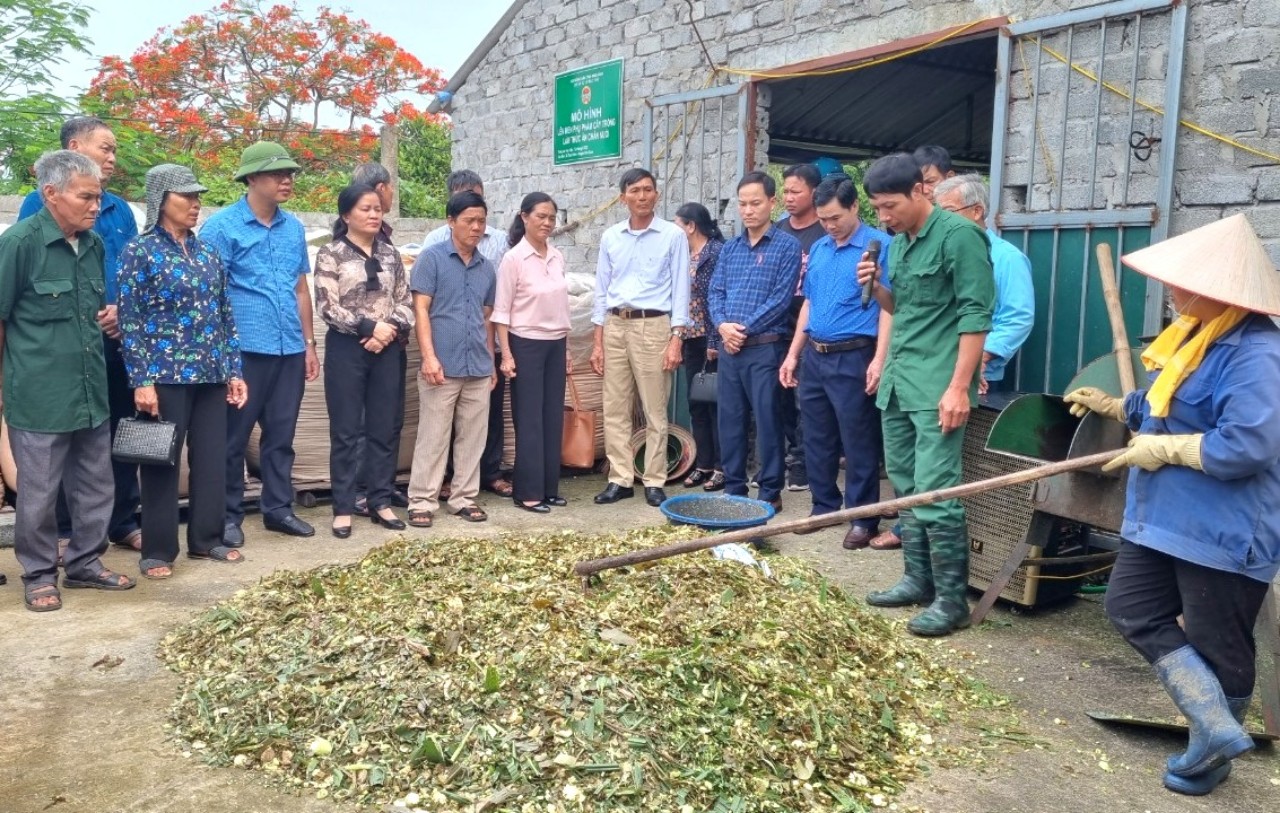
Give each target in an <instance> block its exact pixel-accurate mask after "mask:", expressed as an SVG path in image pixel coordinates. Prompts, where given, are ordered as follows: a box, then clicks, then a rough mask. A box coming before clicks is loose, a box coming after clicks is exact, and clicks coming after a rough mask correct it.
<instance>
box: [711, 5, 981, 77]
mask: <svg viewBox="0 0 1280 813" xmlns="http://www.w3.org/2000/svg"><path fill="white" fill-rule="evenodd" d="M985 22H987V20H986V19H982V20H974V21H973V22H969V23H965V24H964V25H962V26H960V27H959V28H957V29H955V30H954V31H951V32H949V33H947V34H943V35H942V36H941V37H938V38H937V39H935V40H933V41H931V42H927V43H925V44H924V45H918V46H916V47H915V48H908V49H907V50H905V51H898V52H896V53H892V54H889V55H887V56H882V57H880V58H878V59H872V60H869V61H867V62H859V63H857V64H854V65H844V66H841V67H839V68H824V69H822V70H816V71H796V72H794V73H779V72H773V71H756V70H750V69H742V68H731V67H729V66H728V65H721V66H720V67H718V68H716V70H717V71H721V72H723V73H729V74H734V75H736V76H750V77H752V78H754V79H798V78H800V77H803V76H836V75H838V74H842V73H852V72H853V71H860V70H862V69H863V68H871V67H875V66H876V65H884V64H886V63H889V62H893V61H895V60H898V59H902V58H904V57H908V56H912V55H914V54H918V53H920V52H922V51H927V50H929V49H930V48H933V47H935V46H938V45H941V44H942V43H944V42H946V41H947V40H951V39H955V38H956V37H958V36H960V35H961V34H963V33H964V32H966V31H968V30H969V29H971V28H973V27H974V26H978V25H982V24H983V23H985Z"/></svg>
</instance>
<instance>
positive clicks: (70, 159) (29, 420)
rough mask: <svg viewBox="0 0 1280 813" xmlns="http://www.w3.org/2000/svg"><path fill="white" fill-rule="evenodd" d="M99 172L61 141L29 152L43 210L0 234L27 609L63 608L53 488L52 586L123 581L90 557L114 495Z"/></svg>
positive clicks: (2, 362)
mask: <svg viewBox="0 0 1280 813" xmlns="http://www.w3.org/2000/svg"><path fill="white" fill-rule="evenodd" d="M100 177H101V172H100V170H99V168H98V165H97V164H95V163H94V162H93V161H92V160H90V159H89V158H87V157H85V156H83V155H80V154H78V153H75V152H71V151H70V150H58V151H56V152H50V153H45V154H44V155H42V156H41V157H40V160H38V161H36V183H37V186H38V187H39V189H40V194H41V195H42V196H43V198H44V204H45V207H44V209H43V210H42V211H41V212H40V213H39V214H36V215H34V216H32V217H29V218H27V219H26V220H23V221H22V222H20V223H18V224H17V225H16V226H13V227H11V228H10V229H9V230H8V231H6V232H5V233H4V235H2V236H0V367H2V368H3V376H2V378H3V385H2V386H0V401H2V402H3V405H4V417H5V421H6V422H7V423H8V425H9V440H10V444H11V445H12V447H13V456H14V459H15V461H16V462H17V465H18V471H20V472H21V473H22V474H21V482H20V484H19V488H18V501H17V516H16V518H15V522H14V539H15V545H14V547H15V552H16V554H17V557H18V562H19V564H21V565H22V570H23V575H22V581H23V584H24V585H25V601H26V605H27V609H29V610H32V611H34V612H49V611H51V610H58V609H61V607H62V597H61V594H60V593H59V592H58V584H57V582H58V535H57V525H56V523H55V521H54V504H55V502H56V499H57V496H58V486H59V484H60V483H61V484H63V486H64V487H65V489H66V494H67V502H68V504H69V505H70V508H71V519H72V527H73V530H72V534H71V542H70V544H69V545H68V546H67V550H66V553H65V554H64V556H63V561H64V563H65V564H64V567H65V575H64V577H63V580H62V585H63V587H69V588H70V587H91V588H96V589H100V590H127V589H129V588H130V587H133V586H134V581H133V580H132V579H130V578H129V577H128V576H122V575H119V574H116V573H112V572H111V571H109V570H107V569H106V567H105V566H103V564H102V560H101V558H100V557H101V555H102V550H103V545H104V542H105V540H106V538H107V524H108V522H109V520H110V518H111V506H112V501H113V498H114V492H113V479H112V476H111V443H110V432H109V429H108V424H107V418H108V417H109V411H108V408H107V368H106V361H105V359H104V357H103V353H102V331H101V328H100V326H99V323H98V319H99V317H100V315H101V314H102V312H103V310H104V308H105V305H106V304H107V303H106V302H105V292H106V285H105V277H104V274H103V257H104V249H103V245H102V239H101V238H100V237H98V235H96V234H94V232H93V231H92V229H93V224H94V221H95V219H96V218H97V216H98V210H99V208H100V205H101V200H102V184H101V182H100Z"/></svg>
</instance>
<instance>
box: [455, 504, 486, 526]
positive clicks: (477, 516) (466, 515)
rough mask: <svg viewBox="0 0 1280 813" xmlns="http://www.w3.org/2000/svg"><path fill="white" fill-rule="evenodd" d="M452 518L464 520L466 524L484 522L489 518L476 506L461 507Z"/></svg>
mask: <svg viewBox="0 0 1280 813" xmlns="http://www.w3.org/2000/svg"><path fill="white" fill-rule="evenodd" d="M454 516H456V517H458V518H460V519H465V520H466V521H467V522H484V521H485V520H486V519H488V518H489V515H488V514H486V513H485V512H484V509H483V508H481V507H480V506H478V505H467V506H463V507H462V508H459V509H458V511H457V513H456V514H454Z"/></svg>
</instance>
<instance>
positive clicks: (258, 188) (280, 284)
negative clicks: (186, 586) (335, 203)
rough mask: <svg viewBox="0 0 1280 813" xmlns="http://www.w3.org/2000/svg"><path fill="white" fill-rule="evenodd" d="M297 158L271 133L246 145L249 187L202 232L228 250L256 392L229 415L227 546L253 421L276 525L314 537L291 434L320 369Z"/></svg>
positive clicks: (235, 534) (236, 525) (270, 522)
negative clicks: (297, 198) (298, 206)
mask: <svg viewBox="0 0 1280 813" xmlns="http://www.w3.org/2000/svg"><path fill="white" fill-rule="evenodd" d="M299 169H300V167H299V166H298V164H297V163H295V162H294V160H293V159H292V158H291V157H290V156H289V152H288V150H286V149H285V148H284V147H282V146H281V145H279V144H277V143H275V142H274V141H259V142H258V143H256V144H252V145H250V146H249V147H247V148H245V150H244V152H243V153H242V154H241V156H240V168H239V169H238V170H236V174H235V179H236V180H237V181H242V182H243V183H244V185H245V187H246V192H245V196H244V197H242V198H241V199H240V200H238V201H236V202H235V203H233V204H232V205H230V206H228V207H227V208H225V209H223V210H222V211H220V212H218V213H217V214H215V215H213V216H212V217H210V218H209V220H208V222H207V223H205V224H204V227H203V228H202V229H201V230H200V239H202V240H204V241H205V242H206V243H208V244H209V245H210V246H212V247H213V248H214V249H215V250H216V251H217V252H218V253H219V254H220V255H221V256H222V262H223V265H225V266H226V269H227V294H228V296H229V298H230V299H231V309H232V312H233V313H234V314H235V318H236V329H237V330H238V331H239V333H240V351H241V357H242V358H243V362H244V380H245V383H246V384H248V386H249V400H248V401H247V402H246V403H245V405H244V408H243V409H231V410H230V411H229V413H228V416H227V518H226V528H225V532H224V541H223V544H225V545H226V546H227V547H233V548H234V547H240V546H241V545H243V544H244V534H243V532H242V531H241V528H240V524H241V522H242V521H243V519H244V506H243V504H242V503H243V499H244V453H245V447H246V446H247V445H248V443H249V434H250V432H251V431H252V430H253V427H254V424H258V425H259V426H261V428H262V434H261V441H260V445H259V449H260V461H261V478H262V497H261V498H260V500H259V503H258V504H259V508H260V510H261V512H262V522H263V525H264V526H265V527H266V529H267V530H269V531H276V532H277V533H283V534H288V535H290V536H312V535H313V534H314V533H315V529H314V528H312V527H311V526H310V525H309V524H307V523H306V522H303V521H302V520H301V519H299V518H298V517H297V516H296V515H295V514H294V513H293V480H292V477H293V457H294V454H293V435H294V431H295V430H296V429H297V425H298V410H299V409H300V407H301V406H302V391H303V388H304V386H305V382H306V381H312V380H314V379H315V378H316V376H318V375H319V374H320V362H319V360H318V359H317V357H316V342H315V338H314V335H313V333H312V323H311V286H310V285H308V284H307V276H306V275H307V273H308V271H310V265H311V264H310V260H309V259H308V256H307V240H306V234H305V232H304V230H303V228H302V223H301V221H299V220H298V218H296V217H294V216H293V215H291V214H289V213H288V212H285V211H284V210H282V209H281V208H280V204H282V203H284V202H285V201H287V200H289V198H291V197H293V176H294V173H296V172H297V171H298V170H299Z"/></svg>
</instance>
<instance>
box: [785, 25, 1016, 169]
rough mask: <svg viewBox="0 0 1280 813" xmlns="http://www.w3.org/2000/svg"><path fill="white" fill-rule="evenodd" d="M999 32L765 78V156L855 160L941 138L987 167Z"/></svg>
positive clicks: (957, 155) (958, 155) (964, 158)
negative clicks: (843, 66) (872, 61)
mask: <svg viewBox="0 0 1280 813" xmlns="http://www.w3.org/2000/svg"><path fill="white" fill-rule="evenodd" d="M996 42H997V40H996V38H995V37H983V38H980V39H973V40H967V41H964V42H959V43H956V44H954V45H947V46H942V47H938V48H933V49H930V50H928V51H925V52H922V53H918V54H914V55H912V56H908V57H904V58H902V59H898V60H894V61H893V62H888V63H885V64H883V65H876V66H875V67H871V68H865V69H863V70H857V71H852V72H849V73H842V74H836V75H834V76H806V77H800V78H795V79H778V80H771V81H769V82H767V84H768V85H769V88H770V90H771V97H770V103H769V160H770V161H771V162H772V163H793V162H796V161H811V160H813V159H814V158H816V157H818V156H820V155H831V156H834V157H837V158H843V159H845V160H857V159H862V158H870V157H875V156H878V155H883V154H885V153H888V152H894V151H897V150H908V149H912V148H914V147H917V146H919V145H921V144H941V145H942V146H944V147H946V148H947V149H948V150H949V151H950V152H951V157H952V159H953V160H955V161H958V162H961V163H969V164H975V165H980V166H984V167H985V166H987V165H988V164H989V163H990V157H991V124H992V112H993V108H994V102H995V82H996Z"/></svg>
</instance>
